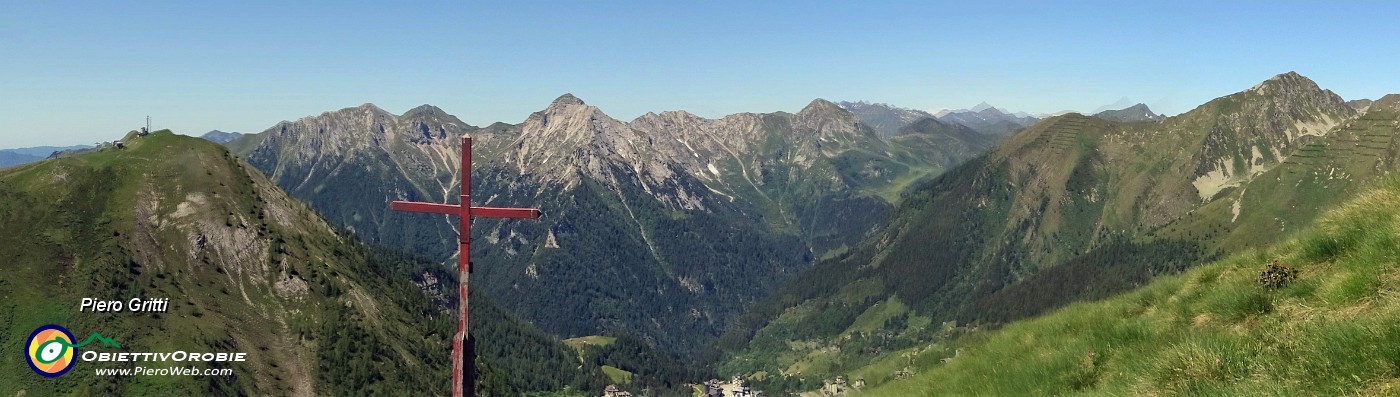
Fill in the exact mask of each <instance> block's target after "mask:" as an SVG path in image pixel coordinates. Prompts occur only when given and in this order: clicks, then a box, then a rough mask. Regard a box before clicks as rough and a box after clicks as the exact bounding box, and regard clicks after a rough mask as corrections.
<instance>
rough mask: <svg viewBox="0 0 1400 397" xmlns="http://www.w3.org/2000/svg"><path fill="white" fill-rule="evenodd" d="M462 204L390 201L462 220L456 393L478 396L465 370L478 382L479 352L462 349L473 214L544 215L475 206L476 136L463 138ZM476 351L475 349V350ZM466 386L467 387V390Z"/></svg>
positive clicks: (406, 208) (454, 376)
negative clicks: (472, 198)
mask: <svg viewBox="0 0 1400 397" xmlns="http://www.w3.org/2000/svg"><path fill="white" fill-rule="evenodd" d="M461 196H462V197H461V200H462V201H461V203H459V204H457V205H452V204H438V203H420V202H413V201H394V202H391V203H389V209H391V210H394V211H409V212H427V213H432V214H445V215H456V216H457V221H458V232H457V243H458V250H459V251H458V253H457V258H458V262H457V280H458V282H457V286H458V287H457V288H458V289H457V294H458V296H457V334H456V335H453V337H452V396H453V397H463V396H474V395H476V391H475V390H473V386H474V385H466V387H463V377H462V375H463V372H464V371H466V370H468V368H470V371H471V372H472V374H471V378H467V379H466V380H468V381H471V383H475V379H476V374H475V372H476V371H475V365H474V364H475V362H474V361H472V360H474V359H475V353H476V352H475V351H471V352H465V353H467V354H466V355H471V356H472V357H465V356H466V355H464V354H463V353H464V352H463V351H462V345H463V344H464V342H465V340H466V338H467V284H468V283H467V275H468V273H470V272H471V236H472V220H471V219H472V217H480V218H527V219H535V218H539V217H540V210H539V209H537V208H495V207H473V206H472V205H471V202H472V201H471V197H472V138H471V137H470V136H467V137H463V138H462V194H461ZM472 350H475V349H472ZM464 389H465V390H464Z"/></svg>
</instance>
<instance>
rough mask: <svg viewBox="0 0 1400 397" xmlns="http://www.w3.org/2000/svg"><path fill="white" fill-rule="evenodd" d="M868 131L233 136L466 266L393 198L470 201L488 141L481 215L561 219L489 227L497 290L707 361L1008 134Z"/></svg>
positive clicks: (744, 120)
mask: <svg viewBox="0 0 1400 397" xmlns="http://www.w3.org/2000/svg"><path fill="white" fill-rule="evenodd" d="M895 119H897V117H895ZM862 120H864V119H862V118H861V117H858V116H857V115H855V114H852V113H851V112H849V111H847V110H845V109H843V108H842V107H841V106H839V105H837V104H835V103H832V102H829V101H826V100H821V99H818V100H814V101H812V102H811V103H810V104H809V105H807V106H806V107H804V108H803V109H801V110H800V111H798V112H796V113H786V112H778V113H768V114H759V113H740V114H734V115H729V116H725V117H722V118H719V119H706V118H702V117H699V116H696V115H693V114H690V113H688V112H685V111H668V112H662V113H659V114H658V113H647V114H645V115H643V116H641V117H638V118H636V119H634V120H632V121H620V120H617V119H613V118H611V117H609V116H608V115H607V114H605V113H603V112H602V111H601V110H600V109H598V108H597V107H594V106H590V105H588V104H586V103H584V102H583V101H582V100H580V99H579V98H576V97H574V96H573V95H563V96H561V97H559V98H558V99H556V100H554V101H553V102H552V103H550V104H549V106H548V107H546V108H545V109H543V110H541V111H539V112H536V113H534V114H531V115H530V116H529V117H528V118H527V119H525V120H524V121H523V122H521V123H518V124H505V123H495V124H492V125H489V126H486V127H476V126H471V125H468V124H466V123H464V122H462V121H461V120H460V119H458V118H456V117H454V116H452V115H450V114H448V113H446V112H444V111H442V110H441V109H438V108H436V107H432V106H427V105H424V106H421V107H418V108H414V109H411V110H409V111H407V112H405V113H404V114H402V115H394V114H391V113H389V112H386V111H384V110H382V109H380V108H378V107H376V106H374V105H371V104H365V105H362V106H359V107H354V108H347V109H341V110H338V111H333V112H326V113H322V114H320V115H317V116H312V117H306V118H303V119H300V120H297V121H288V122H282V123H278V124H277V125H275V126H273V127H272V128H269V129H268V130H266V131H263V132H261V133H258V134H251V135H246V136H244V137H242V138H239V139H237V140H234V141H232V142H229V144H228V145H229V147H230V148H232V149H233V150H234V151H235V152H237V153H239V154H240V155H242V156H245V157H246V159H247V161H248V162H249V163H250V164H252V165H253V166H254V167H257V168H258V169H259V170H262V171H263V172H264V173H266V174H267V175H268V176H269V177H270V178H271V179H272V180H273V181H274V182H275V183H277V184H278V185H279V186H281V187H282V188H283V189H286V190H287V191H288V192H290V193H291V194H292V195H293V196H296V197H298V198H301V199H303V200H306V201H307V202H308V203H310V205H311V206H312V207H313V208H315V209H316V210H317V211H318V212H319V213H321V214H324V215H325V216H326V217H327V219H329V220H330V221H331V222H332V223H334V224H337V225H340V226H343V227H346V228H349V229H351V230H354V231H355V233H356V234H357V235H359V236H360V237H362V238H365V239H366V240H367V241H370V242H373V243H375V244H379V245H383V246H387V247H392V248H395V249H401V250H405V251H410V252H417V253H422V254H424V255H426V256H428V257H430V258H433V259H434V260H441V261H448V260H450V258H452V256H453V255H454V252H453V248H455V247H456V244H454V243H453V241H455V240H456V238H457V237H456V234H455V228H454V223H452V222H447V221H445V220H444V219H442V218H441V217H438V216H427V215H421V214H404V213H394V212H390V211H389V210H388V207H387V204H386V203H387V202H388V201H389V200H396V199H407V200H419V201H437V202H453V201H456V200H457V197H456V196H455V192H456V191H457V186H456V183H457V181H458V177H457V175H456V173H457V165H458V164H459V162H458V150H459V145H460V141H459V137H461V136H464V135H468V134H470V135H471V136H473V137H474V140H475V145H474V146H475V147H474V148H473V151H474V153H475V168H474V170H473V175H474V176H473V179H474V181H475V184H476V186H474V187H473V192H474V194H475V200H476V201H477V202H478V204H480V205H492V206H537V207H539V208H541V209H543V211H544V212H545V213H546V214H547V216H546V217H545V218H542V219H540V220H536V221H518V220H507V221H502V220H489V219H478V220H476V221H475V226H474V227H473V229H474V230H475V231H476V236H475V239H476V240H478V241H477V242H476V243H474V244H473V245H472V249H473V252H472V258H473V260H474V261H475V262H477V263H478V264H479V266H478V267H477V268H476V269H477V271H476V275H475V277H476V279H477V280H478V282H479V283H480V284H478V285H480V286H482V287H483V288H484V290H486V291H488V292H489V293H490V294H491V295H493V296H497V297H507V296H508V297H510V299H504V298H502V299H500V301H501V303H502V304H503V305H505V306H506V307H507V308H508V309H509V310H511V311H513V312H515V313H518V314H519V315H521V316H522V317H523V318H525V319H527V320H529V321H531V322H532V323H534V324H536V325H538V326H540V327H541V328H542V329H544V330H546V331H548V332H551V333H553V334H555V335H559V336H561V337H576V336H587V335H596V334H608V335H635V336H637V337H639V338H641V339H643V340H646V341H649V342H650V343H653V344H654V345H655V346H659V347H661V348H662V349H664V350H668V351H670V352H672V353H674V354H680V355H684V356H690V357H694V356H695V355H697V354H699V353H700V351H701V350H702V348H703V347H704V346H706V345H708V341H713V340H714V338H716V337H717V336H718V335H719V333H720V330H722V329H723V328H725V327H726V326H728V323H729V322H730V321H731V320H732V319H734V318H735V317H737V316H738V315H739V314H740V313H741V312H742V311H743V310H744V308H745V307H746V306H747V305H749V304H750V303H752V302H755V301H757V300H758V299H761V298H762V297H764V296H766V294H768V293H769V292H770V291H772V290H773V289H774V288H777V286H780V285H782V284H784V283H786V281H787V280H790V279H791V278H792V277H793V276H795V275H796V274H798V273H799V272H801V271H802V270H804V269H806V268H807V267H808V266H809V265H810V264H811V263H812V262H813V261H815V260H818V259H820V258H823V257H830V256H835V255H840V254H841V253H842V252H845V250H847V249H849V248H850V247H853V246H855V245H856V244H858V243H859V242H860V241H861V240H863V239H865V237H866V236H867V235H869V233H871V232H872V231H873V230H875V229H876V228H878V227H879V226H880V225H881V224H883V223H884V222H885V221H886V220H887V219H888V216H889V214H890V213H891V212H892V211H893V209H894V208H895V204H896V203H898V202H899V201H900V200H902V198H901V192H902V191H903V188H904V187H906V186H908V185H909V184H910V183H912V182H914V181H916V180H918V179H920V178H924V177H928V176H931V175H936V174H938V173H940V172H942V171H943V170H944V169H946V168H948V167H952V166H954V165H956V164H959V163H961V162H963V161H965V160H967V159H969V158H972V157H974V156H977V155H979V154H981V153H982V152H983V151H984V150H986V149H987V148H988V147H991V145H992V144H994V143H995V142H996V141H997V140H998V139H999V137H994V136H993V137H989V136H986V135H984V134H979V133H977V132H975V131H973V130H971V129H968V128H966V127H962V126H959V125H951V124H946V123H942V122H938V121H936V120H935V121H932V122H926V123H917V122H916V123H914V124H911V125H909V126H904V127H907V128H897V129H896V130H895V131H894V132H893V133H890V132H889V131H886V135H885V136H882V135H881V134H878V133H876V131H875V130H874V129H873V128H872V127H871V126H870V125H867V124H866V123H864V122H863V121H862ZM900 123H902V122H900ZM872 124H878V123H872ZM896 124H898V123H890V124H887V125H882V127H881V128H882V129H886V128H893V127H892V126H893V125H896Z"/></svg>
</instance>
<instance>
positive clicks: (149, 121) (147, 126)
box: [146, 116, 151, 132]
mask: <svg viewBox="0 0 1400 397" xmlns="http://www.w3.org/2000/svg"><path fill="white" fill-rule="evenodd" d="M150 131H151V116H146V132H150Z"/></svg>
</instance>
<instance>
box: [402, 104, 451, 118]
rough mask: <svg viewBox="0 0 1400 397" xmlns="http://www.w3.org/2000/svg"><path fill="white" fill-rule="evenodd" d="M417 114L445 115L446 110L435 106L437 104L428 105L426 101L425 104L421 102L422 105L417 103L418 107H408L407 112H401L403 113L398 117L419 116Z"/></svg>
mask: <svg viewBox="0 0 1400 397" xmlns="http://www.w3.org/2000/svg"><path fill="white" fill-rule="evenodd" d="M419 115H425V116H445V115H447V112H445V111H443V110H442V108H439V107H437V106H433V105H429V104H426V103H425V104H422V105H418V107H415V108H413V109H409V110H408V111H407V112H403V115H402V116H399V117H404V118H409V117H413V116H419Z"/></svg>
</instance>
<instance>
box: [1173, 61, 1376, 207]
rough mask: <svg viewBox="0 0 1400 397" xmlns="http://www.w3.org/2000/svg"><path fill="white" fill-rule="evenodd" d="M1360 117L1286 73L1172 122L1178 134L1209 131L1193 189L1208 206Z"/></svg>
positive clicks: (1327, 92)
mask: <svg viewBox="0 0 1400 397" xmlns="http://www.w3.org/2000/svg"><path fill="white" fill-rule="evenodd" d="M1356 114H1357V112H1356V110H1355V109H1353V108H1351V107H1350V106H1347V105H1346V103H1345V102H1343V101H1342V98H1341V97H1340V96H1338V95H1337V94H1336V93H1333V92H1332V91H1331V90H1324V89H1322V88H1320V87H1318V86H1317V83H1314V82H1313V81H1312V80H1310V79H1308V78H1307V77H1303V76H1301V75H1299V74H1298V73H1295V72H1288V73H1283V74H1280V75H1277V76H1274V77H1272V78H1270V79H1268V80H1265V81H1263V82H1261V83H1259V84H1257V85H1255V86H1254V87H1252V88H1250V89H1248V90H1245V91H1242V92H1239V93H1235V94H1231V95H1228V96H1225V97H1221V98H1216V99H1215V100H1212V101H1210V102H1207V103H1206V104H1204V105H1201V106H1199V107H1197V108H1196V109H1195V110H1193V111H1191V112H1187V113H1185V114H1183V115H1181V116H1178V117H1172V118H1169V119H1168V120H1174V121H1175V122H1173V123H1171V126H1172V128H1173V129H1175V130H1183V129H1188V128H1189V129H1206V130H1208V131H1209V133H1208V134H1206V135H1205V136H1204V140H1203V141H1202V143H1201V144H1200V146H1199V150H1198V152H1197V153H1196V155H1195V159H1196V165H1195V173H1196V175H1197V177H1196V181H1195V182H1194V184H1195V185H1196V189H1197V191H1198V192H1199V194H1200V196H1201V199H1202V200H1205V199H1208V198H1210V197H1212V196H1213V195H1214V194H1215V193H1216V192H1219V191H1220V190H1221V189H1223V188H1225V187H1228V186H1233V185H1237V184H1239V183H1242V182H1243V181H1245V180H1248V179H1249V178H1251V177H1253V176H1254V175H1257V174H1260V173H1262V172H1264V171H1267V170H1268V169H1270V168H1272V167H1274V166H1276V165H1278V164H1279V163H1280V162H1281V161H1282V160H1283V159H1284V158H1285V157H1287V155H1288V153H1292V152H1293V151H1294V150H1295V149H1297V148H1298V146H1299V145H1301V144H1302V143H1303V141H1304V137H1307V136H1321V135H1323V134H1326V133H1327V132H1328V131H1329V130H1331V129H1332V128H1333V127H1335V126H1337V125H1338V124H1340V123H1341V122H1343V121H1346V120H1347V119H1349V118H1352V117H1355V116H1356ZM1178 119H1179V120H1178Z"/></svg>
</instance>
